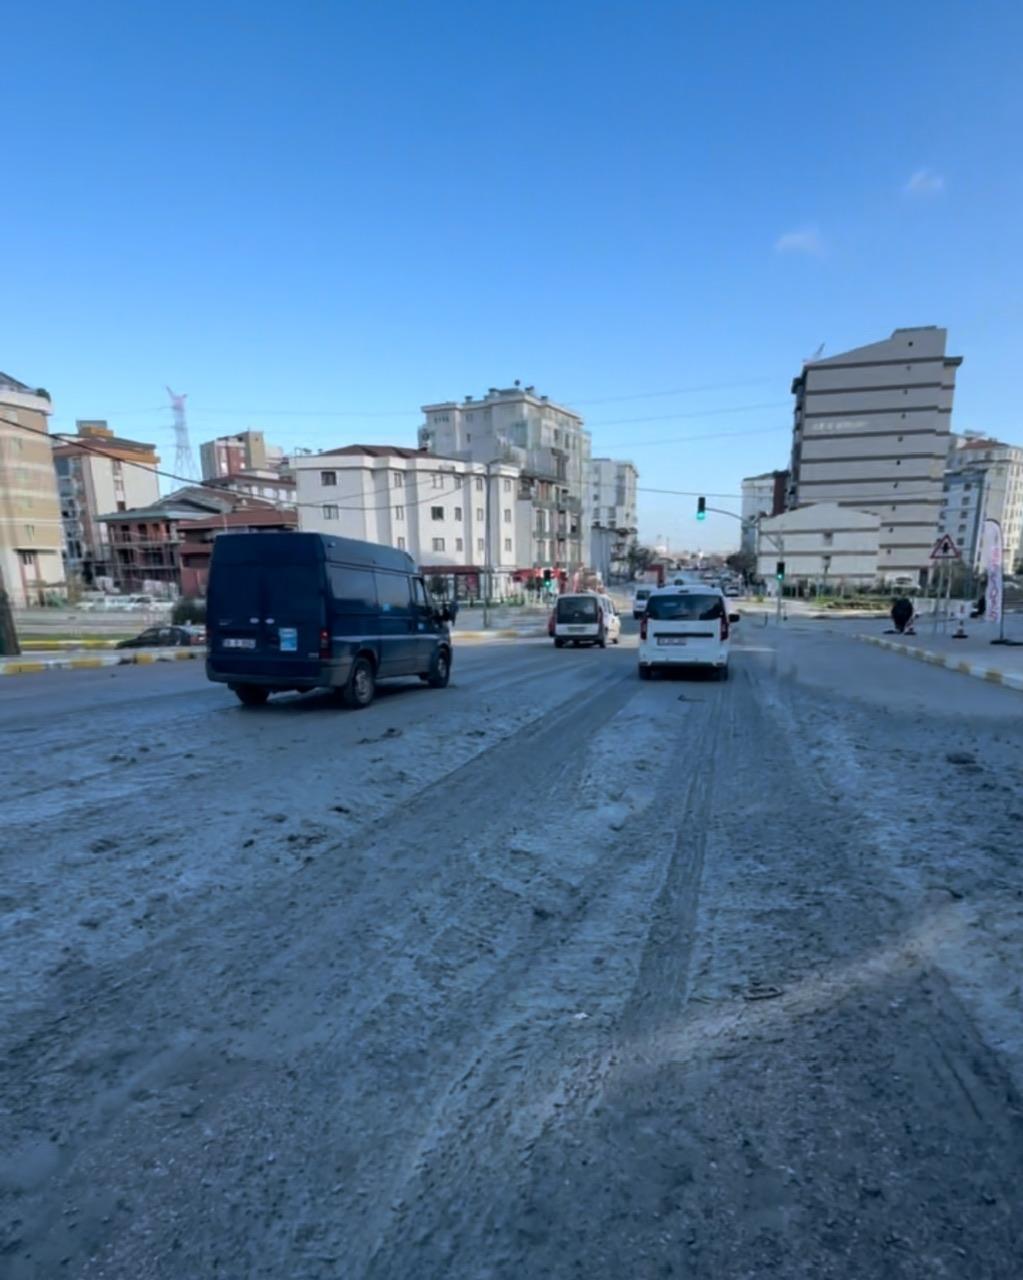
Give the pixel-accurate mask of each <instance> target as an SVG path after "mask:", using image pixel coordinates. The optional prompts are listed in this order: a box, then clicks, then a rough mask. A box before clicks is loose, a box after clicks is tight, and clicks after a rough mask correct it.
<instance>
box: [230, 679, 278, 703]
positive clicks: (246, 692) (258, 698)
mask: <svg viewBox="0 0 1023 1280" xmlns="http://www.w3.org/2000/svg"><path fill="white" fill-rule="evenodd" d="M234 694H235V697H236V698H237V699H238V701H239V702H240V703H241V704H242V706H243V707H262V706H265V705H266V700H267V698H269V696H270V690H269V689H262V688H260V686H259V685H258V684H239V685H235V689H234Z"/></svg>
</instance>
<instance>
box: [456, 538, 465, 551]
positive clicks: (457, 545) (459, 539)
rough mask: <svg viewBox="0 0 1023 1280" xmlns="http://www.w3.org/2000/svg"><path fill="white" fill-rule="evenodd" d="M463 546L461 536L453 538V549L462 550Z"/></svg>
mask: <svg viewBox="0 0 1023 1280" xmlns="http://www.w3.org/2000/svg"><path fill="white" fill-rule="evenodd" d="M464 547H465V543H464V542H463V541H462V539H461V538H456V539H455V550H456V551H461V550H463V549H464Z"/></svg>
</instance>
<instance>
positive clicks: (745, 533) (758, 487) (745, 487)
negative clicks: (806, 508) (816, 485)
mask: <svg viewBox="0 0 1023 1280" xmlns="http://www.w3.org/2000/svg"><path fill="white" fill-rule="evenodd" d="M788 474H789V473H788V472H787V471H765V472H764V473H763V474H762V475H759V476H747V477H746V478H745V479H744V480H743V482H742V532H741V534H740V538H739V545H740V546H741V548H742V550H743V551H746V552H748V553H749V554H751V555H754V554H755V553H756V547H757V530H756V518H757V516H762V515H766V516H770V515H775V514H779V515H780V514H781V512H782V511H783V510H784V508H785V486H786V484H787V482H788Z"/></svg>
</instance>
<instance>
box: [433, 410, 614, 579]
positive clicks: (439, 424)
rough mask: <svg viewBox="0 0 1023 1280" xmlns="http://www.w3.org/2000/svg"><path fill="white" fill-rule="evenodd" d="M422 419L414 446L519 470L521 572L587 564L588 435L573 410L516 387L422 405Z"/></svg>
mask: <svg viewBox="0 0 1023 1280" xmlns="http://www.w3.org/2000/svg"><path fill="white" fill-rule="evenodd" d="M423 414H424V415H425V418H426V421H425V422H424V424H423V425H422V426H421V427H420V429H419V443H420V445H421V447H422V448H423V449H426V450H427V451H428V452H429V453H432V454H435V455H437V456H438V457H448V458H460V459H462V460H464V461H471V462H476V463H488V462H495V463H501V464H504V465H508V466H511V467H513V468H515V469H516V470H517V471H518V472H519V494H518V496H519V499H520V500H521V502H522V503H523V505H524V509H525V508H528V515H527V518H525V519H524V522H523V526H522V530H521V542H520V548H519V560H520V567H521V568H522V569H523V570H531V571H533V572H534V573H537V574H539V573H541V572H542V571H543V570H544V569H552V570H553V569H562V570H568V571H569V572H571V571H574V570H577V569H579V568H583V567H588V566H589V565H590V560H591V548H590V528H591V525H592V512H591V510H590V507H591V497H590V493H591V491H590V478H591V477H590V453H591V449H590V433H589V432H588V431H587V430H586V429H585V427H584V426H583V420H582V418H581V417H579V415H578V414H577V413H573V412H572V411H571V410H570V409H566V408H564V407H563V406H562V405H558V404H555V403H554V402H553V401H552V400H550V399H549V398H548V397H547V396H541V395H538V394H537V392H536V388H535V387H521V386H519V385H518V384H516V385H515V386H514V387H506V388H504V389H500V388H497V387H491V388H490V390H489V391H488V392H487V394H486V395H485V396H481V397H478V398H474V397H473V396H466V398H465V399H464V400H462V401H455V400H449V401H445V402H444V403H442V404H429V405H424V406H423Z"/></svg>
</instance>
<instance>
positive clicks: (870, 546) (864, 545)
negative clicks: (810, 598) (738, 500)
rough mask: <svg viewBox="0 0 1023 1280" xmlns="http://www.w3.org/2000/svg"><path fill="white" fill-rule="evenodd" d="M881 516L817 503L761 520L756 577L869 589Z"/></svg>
mask: <svg viewBox="0 0 1023 1280" xmlns="http://www.w3.org/2000/svg"><path fill="white" fill-rule="evenodd" d="M880 529H881V518H880V516H878V515H877V514H876V513H875V512H868V511H855V510H853V508H851V507H845V506H840V505H839V504H838V503H837V502H815V503H813V504H812V505H811V506H807V507H797V508H796V509H795V510H793V511H786V512H784V513H783V514H782V515H780V516H772V517H768V518H765V519H763V520H761V522H760V547H759V554H758V556H757V576H758V577H760V578H763V579H764V581H766V582H771V581H773V580H774V578H775V570H776V568H777V564H778V561H783V562H784V564H785V581H786V582H787V583H797V584H799V585H802V586H807V585H816V586H817V587H819V588H824V587H827V586H829V585H830V586H839V587H841V586H844V585H848V586H851V587H860V586H869V585H870V584H871V583H872V582H874V581H875V580H876V578H877V576H878V554H879V548H880Z"/></svg>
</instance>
